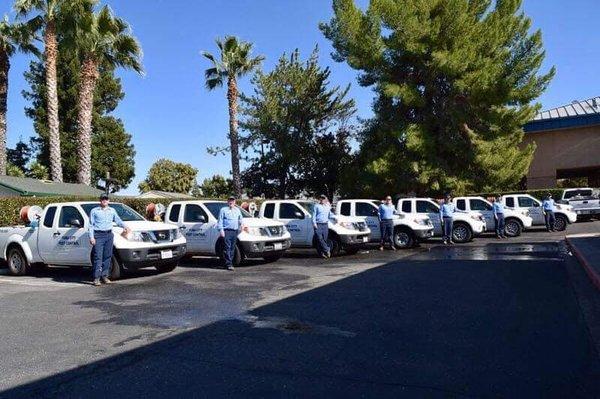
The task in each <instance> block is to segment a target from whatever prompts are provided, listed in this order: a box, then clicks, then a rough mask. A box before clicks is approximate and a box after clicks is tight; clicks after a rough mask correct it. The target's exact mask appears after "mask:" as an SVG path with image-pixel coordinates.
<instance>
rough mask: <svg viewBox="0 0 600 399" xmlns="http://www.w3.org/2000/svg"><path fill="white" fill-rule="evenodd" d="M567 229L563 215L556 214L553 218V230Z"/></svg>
mask: <svg viewBox="0 0 600 399" xmlns="http://www.w3.org/2000/svg"><path fill="white" fill-rule="evenodd" d="M566 229H567V218H566V216H565V215H556V218H555V220H554V230H556V231H564V230H566Z"/></svg>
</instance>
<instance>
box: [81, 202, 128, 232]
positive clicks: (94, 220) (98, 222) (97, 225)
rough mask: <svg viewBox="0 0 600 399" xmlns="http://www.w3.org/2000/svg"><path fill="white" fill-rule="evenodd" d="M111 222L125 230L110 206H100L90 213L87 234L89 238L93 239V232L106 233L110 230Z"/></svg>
mask: <svg viewBox="0 0 600 399" xmlns="http://www.w3.org/2000/svg"><path fill="white" fill-rule="evenodd" d="M113 222H114V223H116V224H117V226H119V227H121V228H125V224H124V223H123V221H122V220H121V218H120V217H119V215H118V214H117V211H115V210H114V209H113V208H111V207H110V206H107V207H106V208H102V207H101V206H97V207H95V208H94V209H92V211H91V212H90V228H89V234H90V237H92V238H93V237H94V231H96V230H99V231H108V230H112V228H113Z"/></svg>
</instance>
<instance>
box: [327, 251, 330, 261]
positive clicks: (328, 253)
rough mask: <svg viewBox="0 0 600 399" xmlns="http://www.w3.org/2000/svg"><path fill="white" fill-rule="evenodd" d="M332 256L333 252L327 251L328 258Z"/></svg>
mask: <svg viewBox="0 0 600 399" xmlns="http://www.w3.org/2000/svg"><path fill="white" fill-rule="evenodd" d="M329 258H331V252H329V251H327V259H329Z"/></svg>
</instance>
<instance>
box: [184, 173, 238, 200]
mask: <svg viewBox="0 0 600 399" xmlns="http://www.w3.org/2000/svg"><path fill="white" fill-rule="evenodd" d="M198 189H199V190H197V192H195V193H192V195H194V196H199V197H200V196H202V197H205V198H225V197H227V196H229V195H231V194H233V180H232V179H226V178H225V177H223V176H221V175H214V176H213V177H211V178H208V179H204V181H203V182H202V185H200V186H198Z"/></svg>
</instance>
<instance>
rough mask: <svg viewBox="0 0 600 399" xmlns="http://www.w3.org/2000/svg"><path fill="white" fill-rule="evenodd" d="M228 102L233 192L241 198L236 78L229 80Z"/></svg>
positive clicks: (231, 77)
mask: <svg viewBox="0 0 600 399" xmlns="http://www.w3.org/2000/svg"><path fill="white" fill-rule="evenodd" d="M227 100H228V101H229V142H230V145H231V174H232V175H233V192H234V194H235V195H236V196H237V197H238V198H239V197H240V196H241V195H242V184H241V177H240V149H239V138H238V122H237V107H238V103H237V101H238V88H237V81H236V79H235V76H230V77H229V79H228V80H227Z"/></svg>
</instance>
